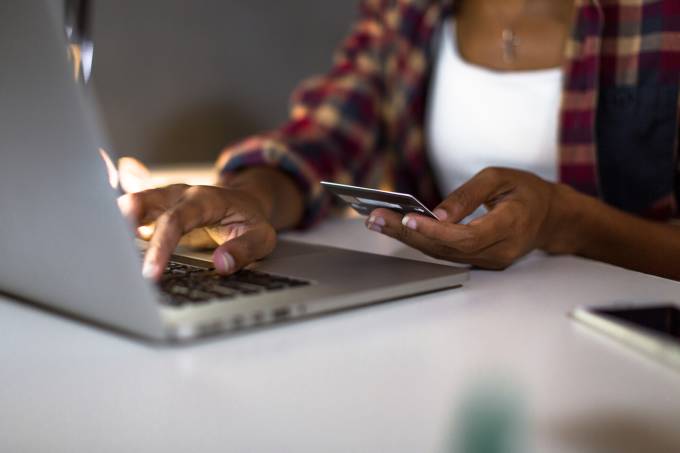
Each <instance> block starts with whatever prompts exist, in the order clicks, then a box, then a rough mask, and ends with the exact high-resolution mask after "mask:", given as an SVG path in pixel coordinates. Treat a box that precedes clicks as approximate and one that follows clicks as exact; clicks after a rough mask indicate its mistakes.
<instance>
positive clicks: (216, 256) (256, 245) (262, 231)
mask: <svg viewBox="0 0 680 453" xmlns="http://www.w3.org/2000/svg"><path fill="white" fill-rule="evenodd" d="M118 205H119V206H120V209H121V211H122V212H123V215H125V217H127V218H128V219H129V220H130V222H132V224H133V225H135V226H144V225H147V226H148V225H151V224H153V230H152V231H153V232H152V233H151V234H150V237H143V239H149V240H150V241H149V248H148V250H147V252H146V257H145V259H144V268H143V269H144V270H143V272H144V276H145V277H147V278H149V279H152V280H157V279H159V278H160V276H161V275H162V273H163V270H164V269H165V265H166V264H167V262H168V260H169V259H170V255H171V254H172V253H173V251H174V250H175V247H176V246H177V244H178V243H179V242H180V240H181V239H182V237H183V236H185V235H188V234H189V233H192V232H193V236H194V240H196V239H195V238H196V237H198V236H200V235H201V234H205V235H207V236H209V237H210V239H212V241H213V245H217V244H221V245H219V247H217V248H216V249H215V252H214V253H213V263H214V264H215V269H216V270H217V271H218V272H220V273H223V274H231V273H233V272H236V271H237V270H238V269H240V268H242V267H243V266H245V265H247V264H249V263H251V262H253V261H255V260H258V259H261V258H263V257H265V256H266V255H268V254H269V253H271V252H272V250H273V249H274V246H275V245H276V231H275V230H274V228H273V227H272V225H271V224H270V223H269V221H268V219H267V214H266V208H265V207H264V206H263V205H262V203H261V202H260V201H258V199H257V198H255V197H254V196H252V195H251V194H250V193H248V192H246V191H243V190H238V189H227V188H223V187H216V186H188V185H185V184H175V185H171V186H168V187H163V188H159V189H150V190H145V191H143V192H137V193H132V194H127V195H123V196H122V197H120V198H119V199H118ZM201 227H205V228H204V230H202V231H201V230H197V229H199V228H201ZM139 231H140V230H139V229H138V232H139ZM203 231H204V232H205V233H203ZM140 234H141V235H142V236H144V233H143V232H142V233H140ZM207 239H208V238H207V237H204V238H202V239H200V241H205V240H207ZM202 245H207V244H202Z"/></svg>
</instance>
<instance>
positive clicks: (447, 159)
mask: <svg viewBox="0 0 680 453" xmlns="http://www.w3.org/2000/svg"><path fill="white" fill-rule="evenodd" d="M441 31H442V33H441V39H440V42H439V49H438V52H437V53H438V56H437V60H436V62H435V68H434V73H433V78H432V84H431V87H430V93H429V104H428V107H427V108H428V112H427V119H426V137H427V142H428V153H429V159H430V162H431V163H432V167H433V170H434V173H435V177H436V178H437V182H438V184H439V187H440V190H441V191H442V196H446V195H448V194H449V193H450V192H452V191H453V190H455V189H456V188H457V187H459V186H460V185H461V184H463V183H464V182H465V181H467V180H468V179H470V178H471V177H472V176H474V175H475V174H476V173H477V172H479V171H480V170H482V169H483V168H485V167H490V166H501V167H511V168H517V169H521V170H526V171H529V172H532V173H534V174H536V175H538V176H540V177H542V178H544V179H546V180H549V181H556V180H557V177H558V171H557V162H558V156H557V149H558V146H557V127H558V126H557V125H558V115H559V108H560V101H561V96H562V71H561V69H560V68H555V69H546V70H538V71H520V72H498V71H493V70H490V69H486V68H482V67H480V66H475V65H472V64H470V63H467V62H466V61H464V60H463V58H462V57H461V55H460V54H459V52H458V45H457V42H456V33H455V25H454V24H453V22H452V21H448V22H447V23H446V24H445V25H444V26H443V27H442V30H441ZM499 45H500V44H499Z"/></svg>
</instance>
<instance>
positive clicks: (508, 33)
mask: <svg viewBox="0 0 680 453" xmlns="http://www.w3.org/2000/svg"><path fill="white" fill-rule="evenodd" d="M487 5H488V3H487ZM526 6H527V1H526V0H525V1H524V2H523V3H522V7H521V8H520V10H519V12H518V13H517V15H516V16H515V17H514V18H513V19H512V20H510V21H508V20H504V18H503V17H502V16H503V14H500V10H498V9H497V10H496V11H495V12H496V17H499V16H501V17H499V22H500V23H501V26H502V28H503V29H502V31H501V50H502V53H503V62H504V63H506V64H510V65H512V64H514V63H515V62H516V61H517V51H518V50H519V46H520V44H521V43H522V41H521V40H520V39H519V38H518V37H517V33H516V32H515V23H516V22H517V20H518V19H519V18H520V17H522V15H523V13H524V11H525V9H526ZM487 7H488V6H487Z"/></svg>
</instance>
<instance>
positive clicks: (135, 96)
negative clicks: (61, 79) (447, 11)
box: [91, 0, 358, 165]
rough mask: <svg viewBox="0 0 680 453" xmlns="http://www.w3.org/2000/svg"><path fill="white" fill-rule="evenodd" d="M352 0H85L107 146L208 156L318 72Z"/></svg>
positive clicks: (262, 125) (273, 116)
mask: <svg viewBox="0 0 680 453" xmlns="http://www.w3.org/2000/svg"><path fill="white" fill-rule="evenodd" d="M357 3H358V1H357V0H340V1H338V0H278V1H272V0H144V1H139V0H94V1H93V11H92V13H93V24H92V25H93V29H92V32H93V38H94V43H95V53H94V70H93V75H92V79H91V84H92V87H93V89H94V90H95V92H96V95H97V97H98V100H99V103H100V109H101V113H102V117H103V120H104V122H105V125H106V127H107V129H108V132H109V136H110V139H111V142H112V145H113V146H112V148H113V151H114V153H116V154H118V155H129V156H134V157H137V158H139V159H141V160H142V161H143V162H145V163H147V164H154V165H157V164H167V163H173V162H198V161H200V162H209V161H213V160H214V159H215V158H216V157H217V154H218V152H219V150H220V149H221V148H223V147H224V146H225V145H227V144H229V143H232V142H233V141H235V140H238V139H240V138H243V137H245V136H247V135H250V134H253V133H256V132H258V131H263V130H267V129H271V128H273V127H276V126H277V125H279V124H280V123H281V122H282V121H284V120H285V119H286V116H287V110H288V97H289V95H290V93H291V91H292V90H293V88H294V87H295V86H296V85H297V83H299V82H300V81H301V80H302V79H304V78H306V77H309V76H310V75H313V74H319V73H323V72H325V71H326V70H327V69H328V68H329V67H330V64H331V61H332V55H333V51H334V49H335V48H336V47H337V45H338V44H339V43H340V42H341V40H342V39H343V37H344V36H345V35H346V34H347V32H348V30H349V27H350V25H351V23H352V19H353V18H354V17H355V15H356V6H357Z"/></svg>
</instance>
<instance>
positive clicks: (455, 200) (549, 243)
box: [366, 168, 573, 269]
mask: <svg viewBox="0 0 680 453" xmlns="http://www.w3.org/2000/svg"><path fill="white" fill-rule="evenodd" d="M570 191H571V189H569V188H567V187H566V186H563V185H558V184H552V183H549V182H547V181H544V180H543V179H541V178H539V177H537V176H535V175H533V174H531V173H527V172H524V171H519V170H512V169H506V168H487V169H484V170H482V171H481V172H480V173H478V174H477V175H476V176H474V177H473V178H472V179H470V180H469V181H468V182H466V183H465V184H463V185H462V186H461V187H460V188H459V189H457V190H456V191H454V192H453V193H451V194H450V195H449V196H448V197H447V198H446V200H444V201H443V202H442V203H441V204H440V205H439V206H437V208H436V209H435V210H434V214H435V215H436V216H437V217H438V218H439V219H440V220H439V221H437V220H435V219H431V218H429V217H425V216H422V215H415V214H409V215H407V216H402V215H401V214H399V213H397V212H394V211H390V210H388V209H382V208H381V209H376V210H375V211H373V212H372V213H371V216H370V217H369V218H368V220H367V222H366V226H367V227H368V228H369V229H371V230H373V231H378V232H381V233H384V234H386V235H387V236H391V237H393V238H395V239H398V240H399V241H401V242H403V243H405V244H407V245H409V246H411V247H414V248H416V249H418V250H420V251H422V252H424V253H426V254H427V255H430V256H432V257H434V258H438V259H444V260H448V261H454V262H457V263H466V264H471V265H473V266H477V267H481V268H486V269H504V268H506V267H508V266H510V265H511V264H512V263H513V262H514V261H515V260H517V259H518V258H520V257H522V256H524V255H526V254H527V253H529V252H530V251H532V250H534V249H543V250H546V251H548V252H551V253H569V252H570V251H571V247H572V245H573V244H570V243H569V242H570V241H569V240H566V239H565V238H564V237H563V236H564V234H563V232H564V230H565V228H564V224H565V223H566V222H565V221H564V220H565V217H566V216H565V212H566V210H565V205H566V203H567V200H568V198H569V193H570ZM481 205H485V206H486V208H487V209H488V213H486V214H485V215H483V216H481V217H479V218H477V219H475V220H473V221H471V222H470V223H469V224H466V225H465V224H459V223H458V222H460V221H461V220H463V219H464V218H465V217H467V216H468V215H470V214H472V213H473V212H474V211H475V210H476V209H477V208H478V207H479V206H481Z"/></svg>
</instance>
